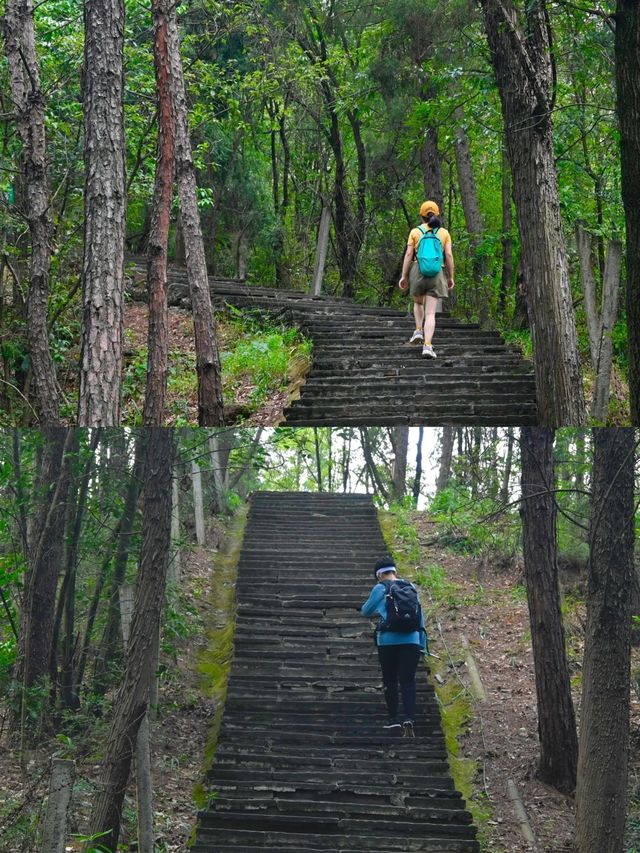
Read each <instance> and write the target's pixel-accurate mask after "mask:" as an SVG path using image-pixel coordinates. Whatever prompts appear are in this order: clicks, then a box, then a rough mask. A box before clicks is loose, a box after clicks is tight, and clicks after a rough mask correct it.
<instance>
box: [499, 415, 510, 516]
mask: <svg viewBox="0 0 640 853" xmlns="http://www.w3.org/2000/svg"><path fill="white" fill-rule="evenodd" d="M512 463H513V427H509V428H508V429H507V455H506V457H505V461H504V472H503V474H502V485H501V486H500V502H501V503H503V504H506V503H508V502H509V484H510V480H511V465H512Z"/></svg>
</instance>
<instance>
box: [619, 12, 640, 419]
mask: <svg viewBox="0 0 640 853" xmlns="http://www.w3.org/2000/svg"><path fill="white" fill-rule="evenodd" d="M615 56H616V88H617V101H618V121H619V123H620V152H621V163H620V164H621V170H622V181H621V183H622V201H623V204H624V212H625V222H626V233H627V263H626V267H627V331H628V337H629V389H630V392H631V423H632V424H634V425H636V426H638V425H639V424H640V263H638V258H640V207H639V206H638V199H639V198H640V130H639V128H640V7H639V6H638V3H637V0H618V2H617V6H616V40H615Z"/></svg>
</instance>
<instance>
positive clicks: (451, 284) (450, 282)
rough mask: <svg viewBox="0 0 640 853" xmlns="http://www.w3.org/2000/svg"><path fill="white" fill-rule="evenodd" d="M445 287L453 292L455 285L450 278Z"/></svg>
mask: <svg viewBox="0 0 640 853" xmlns="http://www.w3.org/2000/svg"><path fill="white" fill-rule="evenodd" d="M447 286H448V287H449V290H453V288H454V287H455V286H456V284H455V282H454V280H453V279H452V278H450V279H449V282H448V285H447Z"/></svg>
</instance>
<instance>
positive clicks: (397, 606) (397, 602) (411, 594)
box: [378, 579, 423, 634]
mask: <svg viewBox="0 0 640 853" xmlns="http://www.w3.org/2000/svg"><path fill="white" fill-rule="evenodd" d="M383 584H384V588H385V590H386V592H385V601H386V605H387V618H386V619H385V620H384V621H383V620H382V619H381V620H380V625H379V626H378V630H380V631H399V632H402V633H404V634H407V633H409V632H411V631H421V630H423V629H422V627H421V625H420V616H421V607H420V601H419V600H418V593H417V592H416V588H415V586H414V585H413V584H412V583H410V582H409V581H403V580H400V579H397V580H394V581H384V582H383Z"/></svg>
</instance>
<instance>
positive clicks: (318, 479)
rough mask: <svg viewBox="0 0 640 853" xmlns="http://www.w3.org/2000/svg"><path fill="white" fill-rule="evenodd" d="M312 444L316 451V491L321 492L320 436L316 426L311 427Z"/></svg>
mask: <svg viewBox="0 0 640 853" xmlns="http://www.w3.org/2000/svg"><path fill="white" fill-rule="evenodd" d="M313 445H314V447H315V452H316V482H317V484H318V491H319V492H322V491H323V487H322V457H321V455H320V436H319V435H318V427H314V428H313Z"/></svg>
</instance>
